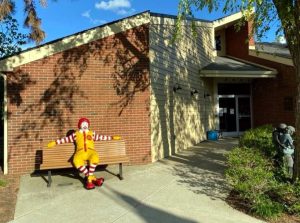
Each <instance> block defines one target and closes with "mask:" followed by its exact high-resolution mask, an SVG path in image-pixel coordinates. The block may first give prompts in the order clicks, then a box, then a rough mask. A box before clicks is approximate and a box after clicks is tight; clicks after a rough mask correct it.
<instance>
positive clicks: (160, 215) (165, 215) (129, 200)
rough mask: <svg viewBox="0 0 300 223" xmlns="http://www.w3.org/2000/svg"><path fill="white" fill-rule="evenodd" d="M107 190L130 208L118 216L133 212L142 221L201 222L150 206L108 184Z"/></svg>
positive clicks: (164, 222) (165, 222) (149, 222)
mask: <svg viewBox="0 0 300 223" xmlns="http://www.w3.org/2000/svg"><path fill="white" fill-rule="evenodd" d="M105 187H106V188H107V189H108V190H110V191H111V192H112V193H114V194H115V195H117V197H118V198H119V199H120V200H121V202H124V203H126V204H129V205H130V206H131V207H132V209H130V210H129V211H128V212H126V213H124V214H123V215H122V216H120V217H119V218H121V217H123V216H125V215H126V214H129V213H132V212H134V214H136V215H138V216H140V217H141V218H142V219H143V220H144V222H148V223H152V222H163V223H201V222H199V221H197V222H196V221H194V220H190V219H187V218H184V217H180V216H177V215H175V214H173V213H171V212H166V211H164V210H161V209H158V208H155V207H152V206H150V205H147V204H145V203H144V202H143V201H139V200H137V199H136V198H134V197H132V196H129V195H127V194H124V193H121V192H119V191H116V190H114V189H113V188H111V187H109V186H108V185H106V186H105ZM102 193H104V194H105V195H106V196H108V197H110V198H111V199H114V197H113V196H111V195H110V194H108V193H105V191H102ZM119 199H115V200H116V202H117V203H120V200H119ZM117 220H118V219H115V220H114V221H117Z"/></svg>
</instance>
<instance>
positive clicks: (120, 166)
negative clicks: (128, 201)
mask: <svg viewBox="0 0 300 223" xmlns="http://www.w3.org/2000/svg"><path fill="white" fill-rule="evenodd" d="M119 178H120V180H123V179H124V178H123V169H122V163H119Z"/></svg>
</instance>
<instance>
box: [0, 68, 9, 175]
mask: <svg viewBox="0 0 300 223" xmlns="http://www.w3.org/2000/svg"><path fill="white" fill-rule="evenodd" d="M0 75H1V77H2V78H3V85H4V86H3V87H4V89H3V90H4V96H3V97H4V100H3V103H4V112H3V122H4V128H3V132H4V138H3V144H4V145H3V146H4V148H3V149H4V151H3V155H4V157H3V163H4V164H3V173H4V174H7V173H8V151H7V86H6V75H4V74H1V73H0Z"/></svg>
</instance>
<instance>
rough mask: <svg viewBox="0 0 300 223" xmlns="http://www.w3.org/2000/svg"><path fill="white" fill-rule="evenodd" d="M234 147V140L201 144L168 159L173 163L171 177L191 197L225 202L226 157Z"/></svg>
mask: <svg viewBox="0 0 300 223" xmlns="http://www.w3.org/2000/svg"><path fill="white" fill-rule="evenodd" d="M237 144H238V139H237V138H228V139H227V138H225V139H221V140H218V141H204V142H201V143H199V144H198V145H196V146H193V147H191V148H190V149H188V150H185V151H182V152H180V153H179V154H176V155H173V156H172V157H169V158H168V159H167V162H168V161H172V162H173V166H172V168H173V174H174V175H176V176H178V177H179V179H178V182H179V183H181V184H187V185H188V188H189V189H190V190H192V191H193V192H194V193H196V194H205V195H207V196H209V197H210V198H211V199H221V200H225V199H226V197H227V194H228V193H229V192H230V188H229V186H228V184H227V183H226V180H225V169H226V158H225V154H226V153H228V152H229V151H230V150H231V149H232V148H233V147H234V146H237ZM160 162H164V161H160Z"/></svg>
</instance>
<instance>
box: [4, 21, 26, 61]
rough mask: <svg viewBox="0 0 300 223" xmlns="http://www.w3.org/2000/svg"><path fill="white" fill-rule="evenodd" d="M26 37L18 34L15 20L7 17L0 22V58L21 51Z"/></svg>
mask: <svg viewBox="0 0 300 223" xmlns="http://www.w3.org/2000/svg"><path fill="white" fill-rule="evenodd" d="M26 40H27V35H26V34H22V33H19V31H18V23H17V20H16V19H14V18H12V17H11V16H7V17H6V18H5V19H3V20H2V21H1V22H0V58H2V57H5V56H10V55H12V54H14V53H16V52H19V51H21V47H20V46H21V45H23V44H25V43H26Z"/></svg>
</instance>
